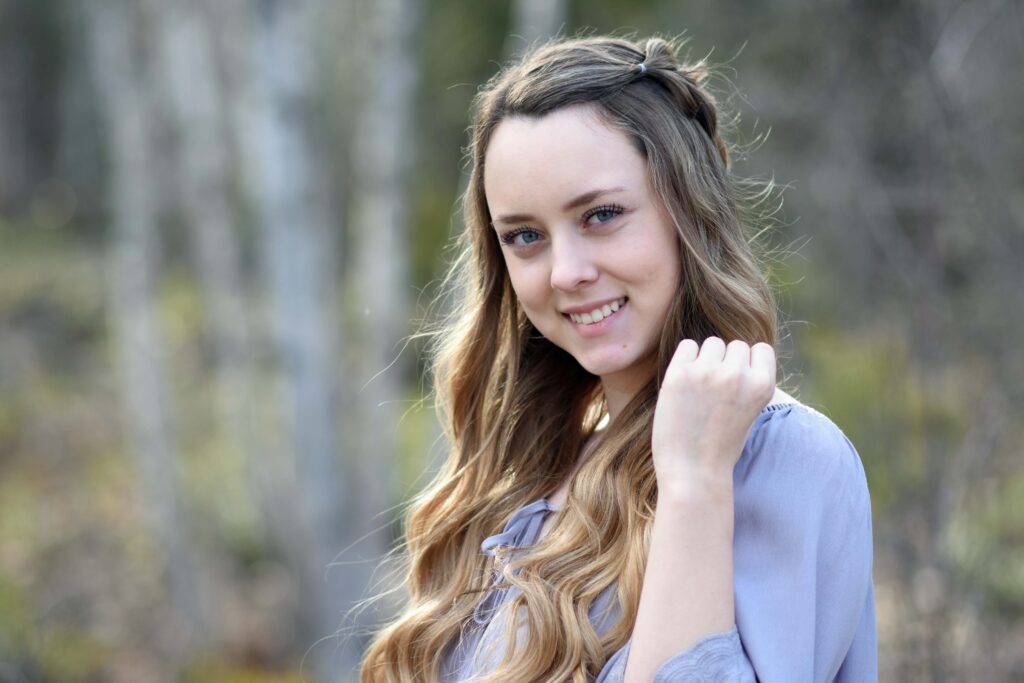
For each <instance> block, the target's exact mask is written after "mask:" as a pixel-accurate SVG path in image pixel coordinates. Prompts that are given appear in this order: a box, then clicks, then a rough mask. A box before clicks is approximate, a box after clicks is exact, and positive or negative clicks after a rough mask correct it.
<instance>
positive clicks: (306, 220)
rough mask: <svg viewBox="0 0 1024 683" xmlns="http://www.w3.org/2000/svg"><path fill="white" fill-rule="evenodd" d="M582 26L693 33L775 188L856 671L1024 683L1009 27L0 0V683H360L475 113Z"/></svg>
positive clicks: (1023, 227)
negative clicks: (818, 425) (829, 480)
mask: <svg viewBox="0 0 1024 683" xmlns="http://www.w3.org/2000/svg"><path fill="white" fill-rule="evenodd" d="M581 29H588V30H591V31H596V32H607V31H618V32H624V31H635V32H637V33H638V34H639V35H641V36H643V35H647V34H650V33H654V32H659V33H662V34H665V35H679V34H681V33H684V32H685V35H687V36H688V37H689V43H688V49H689V50H690V56H691V58H692V59H701V58H707V59H709V60H710V61H711V62H714V63H717V64H719V65H720V67H721V68H720V69H719V78H718V79H717V81H716V84H715V85H716V88H717V91H718V92H719V93H720V99H721V101H722V103H723V104H725V105H726V106H727V107H729V108H730V109H731V110H732V111H733V112H735V113H736V114H738V115H739V117H740V118H739V120H738V121H737V122H736V126H735V130H734V134H733V140H734V141H735V142H737V143H738V144H739V145H741V146H743V147H745V148H746V149H747V150H748V152H749V153H748V154H745V155H737V156H738V159H737V163H736V166H735V170H736V173H737V174H739V175H742V176H744V177H755V178H761V179H763V180H767V179H771V178H774V181H775V182H776V183H778V184H779V185H781V186H786V188H787V189H786V190H785V192H784V193H783V197H784V204H782V206H781V207H779V208H778V209H777V211H776V212H775V214H774V221H773V222H772V227H771V232H770V234H769V237H770V242H771V243H772V244H774V245H775V246H776V247H777V249H778V250H779V253H778V254H777V258H775V259H773V260H772V261H771V262H770V268H771V277H772V280H773V283H774V284H775V285H776V287H777V288H778V291H779V296H780V301H781V303H782V306H783V309H784V313H785V316H786V320H787V321H788V327H787V329H788V335H787V337H786V339H785V340H784V342H783V343H782V345H781V351H782V354H783V356H784V370H785V373H786V375H787V386H788V387H790V388H791V389H792V390H795V391H796V392H797V393H798V395H799V396H800V397H801V398H802V399H803V400H804V401H805V402H807V403H809V404H810V405H812V406H815V407H817V408H818V409H819V410H821V411H823V412H825V413H826V414H828V415H829V416H830V417H831V418H832V419H833V420H834V421H835V422H836V423H837V424H838V425H839V426H840V427H841V428H842V429H843V430H844V431H845V432H846V434H847V435H848V436H849V437H850V438H851V439H852V440H853V442H854V443H855V444H856V445H857V447H858V449H859V451H860V453H861V456H862V457H863V460H864V463H865V466H866V470H867V474H868V478H869V483H870V487H871V492H872V496H873V505H874V524H875V551H876V554H875V581H876V586H877V595H878V603H877V608H878V619H879V636H880V668H881V677H882V680H884V681H894V682H908V683H917V682H926V681H927V682H931V681H941V682H952V681H987V682H991V683H1004V682H1007V683H1008V682H1010V681H1024V623H1022V619H1021V617H1022V615H1024V469H1022V467H1021V446H1020V444H1021V443H1022V442H1024V423H1022V421H1021V419H1020V418H1021V416H1022V410H1021V408H1022V402H1024V395H1022V389H1021V387H1022V386H1024V363H1022V353H1021V349H1020V340H1021V339H1024V315H1022V313H1024V310H1022V309H1024V296H1022V294H1021V292H1020V291H1019V290H1020V288H1021V285H1022V284H1024V282H1022V279H1021V259H1022V257H1024V248H1022V247H1024V156H1022V153H1024V77H1022V75H1021V73H1022V72H1021V70H1022V65H1024V3H1021V2H1019V1H1017V0H884V1H883V0H873V1H865V0H856V1H855V0H819V1H814V2H809V1H808V0H772V2H767V1H765V0H761V1H756V0H714V1H712V0H692V1H680V0H671V1H669V0H631V1H629V2H626V1H625V0H605V1H598V0H548V1H545V0H513V1H508V0H506V1H498V0H477V1H470V0H380V1H379V2H371V1H370V0H216V1H215V2H201V1H200V0H173V1H172V0H0V683H29V682H31V683H43V682H47V683H49V682H54V683H57V682H59V683H72V682H74V683H84V682H91V681H104V682H105V681H111V682H115V683H121V682H123V683H129V682H130V683H146V682H149V681H153V682H158V681H181V682H183V683H205V682H207V681H209V682H213V681H218V682H225V681H227V682H232V683H248V682H263V683H270V682H285V681H288V682H291V681H300V680H304V681H332V682H333V681H347V680H352V677H353V675H354V673H353V672H354V668H355V663H356V662H357V661H358V656H359V652H360V650H361V648H362V647H363V645H364V643H365V633H366V632H367V631H369V630H371V629H372V628H373V626H374V624H375V623H377V622H378V621H379V620H380V619H382V618H384V617H386V615H387V613H388V609H389V605H390V603H388V602H387V601H383V602H381V603H376V604H374V605H372V606H370V607H368V608H366V609H364V610H362V611H359V610H355V611H354V610H353V609H352V608H353V605H355V604H357V601H359V600H360V599H361V598H362V597H365V596H366V595H368V594H372V593H374V592H377V591H379V590H381V589H383V588H386V587H387V586H388V585H389V584H388V583H387V579H386V575H384V574H382V573H381V572H376V571H375V569H376V568H377V564H378V561H379V559H380V558H381V557H382V555H383V554H384V553H385V552H386V550H387V549H388V548H389V547H391V545H392V543H393V541H394V539H395V538H397V537H398V535H399V534H400V531H401V527H400V522H399V521H398V520H399V516H400V512H401V504H402V503H403V501H407V500H408V499H409V497H410V496H411V495H412V494H413V493H414V492H415V491H416V490H417V489H418V488H419V487H420V486H422V485H423V483H424V482H425V481H426V479H427V477H428V476H429V473H430V471H431V469H432V468H434V467H436V465H437V462H438V461H439V459H440V458H442V457H443V456H444V444H443V443H442V442H441V441H440V440H439V439H438V434H439V430H438V428H437V426H436V424H435V421H434V417H433V413H432V407H431V403H430V400H429V396H428V395H427V393H426V392H427V388H428V387H429V384H428V380H427V379H426V378H425V377H424V373H423V366H424V363H423V360H422V357H421V356H422V352H423V348H422V345H420V344H418V343H417V342H415V341H413V342H411V343H407V342H406V341H405V339H406V337H407V336H408V335H409V334H410V333H412V332H414V331H415V330H416V329H417V325H418V321H420V320H423V319H424V318H426V317H429V308H428V303H429V301H430V297H431V294H432V293H433V292H434V291H435V286H436V282H437V279H438V278H439V277H440V275H441V273H442V272H443V268H444V263H445V262H446V258H448V257H449V256H450V253H449V252H446V250H445V248H446V245H447V244H448V242H449V238H450V236H451V235H452V234H453V232H454V231H455V230H457V229H458V227H459V216H458V210H457V197H458V194H459V192H460V188H461V187H462V186H463V184H464V182H465V175H464V172H465V167H464V164H463V159H462V151H463V147H464V145H465V144H466V137H465V129H466V125H467V123H468V116H467V109H468V106H469V103H470V100H471V98H472V96H473V95H474V93H475V91H476V87H477V85H478V84H480V83H482V82H483V81H485V80H486V79H487V78H488V77H489V76H490V75H491V74H493V73H494V71H495V70H496V68H497V65H498V64H500V63H501V62H502V60H504V59H507V58H509V57H510V56H513V55H515V54H517V53H518V52H520V51H521V50H522V49H523V48H524V47H525V46H526V45H528V44H529V43H531V42H532V41H534V40H538V39H543V38H544V37H546V36H550V35H552V34H554V33H558V32H561V33H563V34H573V33H576V32H577V31H579V30H581Z"/></svg>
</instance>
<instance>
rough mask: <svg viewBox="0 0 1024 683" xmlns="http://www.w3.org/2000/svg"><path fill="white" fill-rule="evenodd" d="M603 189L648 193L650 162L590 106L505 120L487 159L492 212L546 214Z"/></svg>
mask: <svg viewBox="0 0 1024 683" xmlns="http://www.w3.org/2000/svg"><path fill="white" fill-rule="evenodd" d="M600 187H622V188H624V189H626V190H627V191H630V192H639V193H646V188H647V163H646V160H645V159H644V158H643V156H642V155H641V154H640V153H639V152H638V151H637V149H636V147H634V145H633V143H632V142H631V141H630V139H629V138H628V137H627V136H626V135H625V134H624V133H623V132H621V131H619V130H617V129H615V128H612V127H611V126H609V125H608V124H607V123H605V122H604V121H603V120H602V119H601V118H600V117H599V116H598V115H597V114H596V113H595V112H594V111H593V110H592V109H590V108H589V107H586V106H574V107H566V108H563V109H559V110H556V111H554V112H551V113H550V114H545V115H544V116H540V117H512V118H508V119H505V120H503V121H502V122H501V123H499V124H498V126H497V128H496V129H495V130H494V133H493V134H492V136H491V141H490V144H489V145H488V148H487V152H486V154H485V156H484V192H485V193H486V195H487V202H488V205H489V206H490V209H491V213H492V214H494V213H497V212H505V211H519V210H541V209H547V208H549V205H550V206H555V205H560V204H561V203H562V202H564V200H565V199H566V198H567V197H575V196H578V195H579V194H582V193H584V192H588V191H591V190H594V189H595V188H600Z"/></svg>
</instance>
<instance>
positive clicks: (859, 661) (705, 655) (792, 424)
mask: <svg viewBox="0 0 1024 683" xmlns="http://www.w3.org/2000/svg"><path fill="white" fill-rule="evenodd" d="M733 491H734V493H733V496H734V502H735V528H734V540H733V571H734V576H735V590H736V625H735V626H734V627H733V628H732V629H731V630H730V631H728V632H726V633H720V634H715V635H712V636H709V637H707V638H705V639H703V640H701V641H700V642H698V643H697V644H695V645H694V646H693V647H691V648H689V649H687V650H684V651H682V652H679V653H677V654H675V655H674V656H672V657H671V658H669V659H668V660H667V661H665V662H664V663H663V664H662V665H661V667H660V668H659V669H658V671H657V674H656V675H655V678H654V682H655V683H684V682H685V683H724V682H726V681H728V682H729V683H733V682H736V683H755V682H758V681H759V682H760V683H829V682H838V683H876V682H877V680H878V664H877V650H878V645H877V637H876V632H875V603H874V588H873V585H872V582H871V568H872V545H871V502H870V499H869V496H868V487H867V480H866V479H865V476H864V468H863V466H862V465H861V461H860V457H859V456H858V455H857V452H856V450H854V448H853V445H852V444H851V443H850V441H849V440H848V439H847V438H846V437H845V436H844V435H843V433H842V432H841V431H839V429H838V428H837V427H836V426H835V424H833V423H832V421H831V420H829V419H828V418H826V417H825V416H824V415H822V414H821V413H818V412H817V411H815V410H813V409H811V408H808V407H807V406H804V405H803V404H799V403H795V404H775V405H771V406H768V407H767V408H765V410H763V411H762V412H761V413H760V414H759V415H758V416H757V418H756V419H755V421H754V425H753V427H752V428H751V430H750V434H749V435H748V437H747V442H746V445H745V446H744V449H743V454H742V455H741V456H740V459H739V461H738V462H737V464H736V468H735V470H734V473H733ZM554 511H556V508H555V507H554V506H552V505H551V504H550V503H548V502H547V500H545V499H543V498H542V499H540V500H537V501H534V502H532V503H530V504H529V505H526V506H524V507H522V508H520V509H519V510H518V511H516V513H515V514H513V515H512V517H511V519H509V521H508V523H507V524H506V526H505V529H504V530H503V531H502V532H501V533H500V534H496V535H494V536H491V537H490V538H488V539H487V540H485V541H484V543H483V548H482V549H483V551H484V552H485V553H487V554H493V552H494V548H495V547H497V546H499V545H509V546H512V547H517V548H521V547H526V546H529V545H531V544H533V543H535V542H536V541H537V538H538V536H539V534H540V529H541V525H542V524H543V522H544V518H545V516H546V515H547V514H548V513H550V512H554ZM512 590H514V589H511V588H504V589H493V590H491V591H490V592H489V593H488V594H487V595H486V596H485V597H484V598H483V600H482V601H481V603H480V605H479V606H478V607H477V610H476V613H475V615H474V618H473V620H472V622H471V623H469V624H467V625H466V628H465V629H464V632H463V636H462V638H460V640H459V641H458V642H457V643H455V644H453V645H452V646H451V647H450V648H449V650H448V652H447V653H446V657H445V661H444V666H443V667H442V671H441V680H442V682H443V683H459V682H461V681H466V680H469V679H470V678H471V677H472V676H473V675H474V674H479V673H482V672H484V671H487V670H488V669H490V668H492V667H493V666H494V665H495V664H496V663H497V662H498V661H500V658H501V654H502V652H501V647H500V645H501V643H502V642H503V640H504V637H505V635H504V634H503V633H501V625H502V623H503V620H501V619H492V616H493V615H494V613H495V612H496V611H498V610H500V609H501V608H502V606H503V605H505V604H506V603H507V602H508V601H509V600H510V599H511V598H512V597H513V593H512ZM619 616H620V610H619V607H618V605H617V601H616V600H615V598H614V595H613V592H612V591H611V590H608V591H606V592H605V593H604V594H602V596H601V599H599V600H597V601H596V602H595V604H594V606H593V607H592V609H591V610H590V619H591V622H592V623H593V624H594V627H595V629H596V630H597V631H598V632H599V633H603V632H604V631H606V630H607V629H608V628H610V627H611V626H612V625H613V624H614V623H615V622H616V621H617V620H618V619H619ZM630 642H631V641H630ZM630 642H627V643H626V644H625V645H624V646H623V647H622V648H621V649H619V650H618V651H616V652H615V653H614V654H613V655H612V656H611V657H610V658H609V659H608V661H607V662H606V664H605V666H604V668H603V669H602V670H601V672H600V674H599V675H598V677H597V679H596V683H620V682H621V681H623V678H624V675H625V669H626V659H627V657H628V656H629V646H630Z"/></svg>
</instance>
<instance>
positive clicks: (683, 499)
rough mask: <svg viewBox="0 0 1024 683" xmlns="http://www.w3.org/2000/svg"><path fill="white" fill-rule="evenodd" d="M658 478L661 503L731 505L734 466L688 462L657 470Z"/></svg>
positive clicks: (659, 500)
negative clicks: (719, 466) (681, 465)
mask: <svg viewBox="0 0 1024 683" xmlns="http://www.w3.org/2000/svg"><path fill="white" fill-rule="evenodd" d="M657 479H658V502H659V504H660V503H663V502H664V503H669V504H680V505H715V504H728V505H729V506H730V508H731V506H732V498H733V483H732V469H728V470H726V469H724V468H706V467H689V466H685V467H680V468H674V469H673V470H672V471H671V472H658V474H657Z"/></svg>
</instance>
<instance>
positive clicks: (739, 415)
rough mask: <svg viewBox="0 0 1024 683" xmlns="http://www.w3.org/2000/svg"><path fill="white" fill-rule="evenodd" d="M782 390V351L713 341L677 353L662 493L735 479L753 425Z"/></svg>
mask: <svg viewBox="0 0 1024 683" xmlns="http://www.w3.org/2000/svg"><path fill="white" fill-rule="evenodd" d="M774 391H775V350H774V349H773V348H772V347H771V346H769V345H768V344H764V343H758V344H754V346H753V347H751V346H750V345H748V344H747V343H745V342H742V341H732V342H729V345H728V346H726V344H725V342H724V341H722V340H721V339H719V338H718V337H708V338H707V339H705V340H704V343H703V345H701V346H700V347H698V345H697V342H695V341H694V340H692V339H684V340H683V341H682V342H680V343H679V346H678V347H677V348H676V352H675V355H673V357H672V361H671V362H670V363H669V366H668V370H667V371H666V373H665V379H664V381H663V382H662V385H661V391H660V392H659V394H658V403H657V406H656V407H655V411H654V431H653V434H652V439H651V447H652V450H653V453H654V469H655V473H656V474H657V478H658V488H659V491H661V490H664V489H671V490H685V489H686V488H687V487H689V486H693V485H700V483H701V482H703V481H708V480H716V481H729V482H731V481H732V471H733V467H734V466H735V465H736V461H737V460H739V457H740V455H741V453H742V452H743V444H744V443H745V442H746V439H747V434H748V433H749V431H750V427H751V425H752V424H753V422H754V419H755V418H756V417H757V415H758V413H760V412H761V410H762V409H764V407H765V406H766V405H768V402H769V401H770V400H771V398H772V394H773V393H774Z"/></svg>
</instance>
